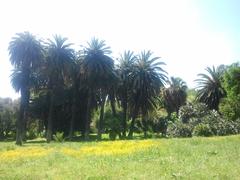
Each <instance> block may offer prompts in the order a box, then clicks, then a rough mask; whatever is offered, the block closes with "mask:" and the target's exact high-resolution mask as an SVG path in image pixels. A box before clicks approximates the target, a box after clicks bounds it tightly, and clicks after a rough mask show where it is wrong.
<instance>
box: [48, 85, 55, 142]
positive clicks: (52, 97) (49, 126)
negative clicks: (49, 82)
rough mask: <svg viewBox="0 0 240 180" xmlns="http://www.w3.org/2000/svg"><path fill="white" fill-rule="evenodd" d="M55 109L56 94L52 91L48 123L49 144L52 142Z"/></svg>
mask: <svg viewBox="0 0 240 180" xmlns="http://www.w3.org/2000/svg"><path fill="white" fill-rule="evenodd" d="M53 109H54V94H53V92H52V90H51V92H50V107H49V113H48V123H47V142H48V143H50V141H51V140H52V128H53Z"/></svg>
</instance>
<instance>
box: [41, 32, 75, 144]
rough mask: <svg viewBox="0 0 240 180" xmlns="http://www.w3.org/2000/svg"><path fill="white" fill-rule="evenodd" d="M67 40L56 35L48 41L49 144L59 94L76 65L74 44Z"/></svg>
mask: <svg viewBox="0 0 240 180" xmlns="http://www.w3.org/2000/svg"><path fill="white" fill-rule="evenodd" d="M66 41H67V38H63V37H61V36H59V35H55V36H54V38H53V40H48V43H47V47H46V49H47V53H46V73H47V76H48V85H47V86H48V91H49V97H50V105H49V112H48V120H47V122H48V123H47V142H50V141H51V139H52V129H53V116H54V104H55V101H56V98H57V94H58V92H60V91H62V90H63V88H64V86H65V84H64V83H65V80H66V77H67V76H68V75H69V73H70V72H71V67H72V65H73V63H74V50H73V49H72V48H71V47H70V46H71V45H72V44H67V43H66Z"/></svg>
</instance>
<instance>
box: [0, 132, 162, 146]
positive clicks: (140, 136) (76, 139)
mask: <svg viewBox="0 0 240 180" xmlns="http://www.w3.org/2000/svg"><path fill="white" fill-rule="evenodd" d="M163 138H166V137H164V136H162V135H159V134H148V135H147V137H144V135H143V134H138V133H134V135H133V137H120V138H119V136H118V137H117V138H116V139H115V140H113V139H110V138H109V137H108V134H103V137H102V139H101V140H98V137H97V134H90V135H89V139H88V140H85V139H84V137H83V136H74V137H73V138H72V139H71V140H70V139H68V138H65V139H64V142H81V143H84V142H104V141H119V140H125V141H130V140H144V139H163ZM14 141H15V139H4V140H1V141H0V142H14ZM52 142H55V141H54V140H52ZM23 144H25V145H30V144H47V141H46V139H45V138H38V139H32V140H27V141H25V142H24V143H23Z"/></svg>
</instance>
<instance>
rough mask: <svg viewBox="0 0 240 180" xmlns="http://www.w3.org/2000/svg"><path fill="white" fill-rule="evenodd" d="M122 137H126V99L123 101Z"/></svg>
mask: <svg viewBox="0 0 240 180" xmlns="http://www.w3.org/2000/svg"><path fill="white" fill-rule="evenodd" d="M122 124H123V125H122V126H123V137H124V138H125V137H126V131H127V101H124V102H123V121H122Z"/></svg>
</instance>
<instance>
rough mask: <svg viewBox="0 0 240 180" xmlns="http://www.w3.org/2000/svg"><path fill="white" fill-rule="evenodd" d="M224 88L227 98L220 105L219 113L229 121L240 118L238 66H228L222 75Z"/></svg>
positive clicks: (239, 73)
mask: <svg viewBox="0 0 240 180" xmlns="http://www.w3.org/2000/svg"><path fill="white" fill-rule="evenodd" d="M223 82H224V88H225V90H226V92H227V97H226V98H224V100H223V101H222V103H221V104H220V111H221V113H223V115H224V116H226V117H227V118H228V119H230V120H236V119H237V118H240V110H239V108H240V103H239V102H240V66H239V64H238V63H234V64H232V65H230V66H229V67H228V68H227V70H226V72H225V74H224V81H223Z"/></svg>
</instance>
